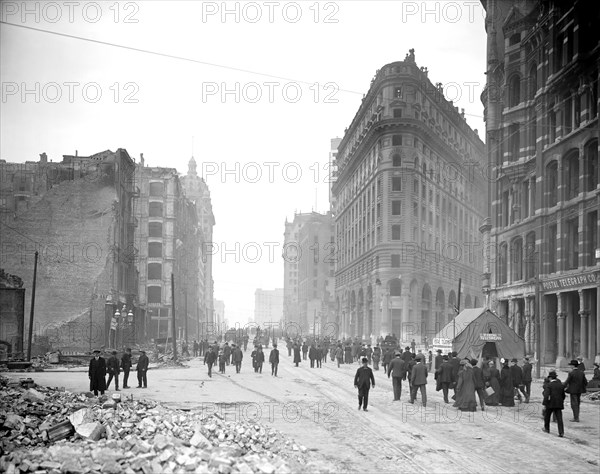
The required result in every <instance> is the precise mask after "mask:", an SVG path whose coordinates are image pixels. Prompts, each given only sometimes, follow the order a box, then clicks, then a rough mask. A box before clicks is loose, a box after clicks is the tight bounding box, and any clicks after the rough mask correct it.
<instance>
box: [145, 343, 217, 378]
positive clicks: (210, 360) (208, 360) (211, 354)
mask: <svg viewBox="0 0 600 474" xmlns="http://www.w3.org/2000/svg"><path fill="white" fill-rule="evenodd" d="M215 360H217V353H216V352H215V348H214V347H213V346H209V347H208V351H207V352H206V354H204V363H205V364H206V365H208V376H209V377H211V378H212V366H213V364H214V363H215ZM138 367H139V362H138ZM138 380H139V376H138ZM140 385H141V384H140Z"/></svg>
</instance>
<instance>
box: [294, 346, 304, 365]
mask: <svg viewBox="0 0 600 474" xmlns="http://www.w3.org/2000/svg"><path fill="white" fill-rule="evenodd" d="M301 360H302V356H301V355H300V346H299V345H298V344H297V343H296V344H294V364H296V367H298V364H299V363H300V361H301Z"/></svg>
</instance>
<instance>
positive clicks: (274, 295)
mask: <svg viewBox="0 0 600 474" xmlns="http://www.w3.org/2000/svg"><path fill="white" fill-rule="evenodd" d="M282 317H283V288H275V289H274V290H263V289H260V288H258V289H257V290H256V291H255V292H254V322H255V323H256V324H257V325H258V326H260V327H261V329H264V328H265V327H269V328H270V327H273V326H277V327H278V326H279V322H280V321H281V319H282Z"/></svg>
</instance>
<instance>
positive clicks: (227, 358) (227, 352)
mask: <svg viewBox="0 0 600 474" xmlns="http://www.w3.org/2000/svg"><path fill="white" fill-rule="evenodd" d="M223 355H224V357H225V365H229V361H230V360H231V347H230V346H229V343H228V342H226V343H225V346H224V347H223Z"/></svg>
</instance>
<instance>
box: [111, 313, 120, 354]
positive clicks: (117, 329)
mask: <svg viewBox="0 0 600 474" xmlns="http://www.w3.org/2000/svg"><path fill="white" fill-rule="evenodd" d="M120 319H121V312H120V311H119V308H117V309H116V310H115V316H114V321H113V324H112V326H114V330H115V339H114V340H115V346H114V347H115V349H116V347H117V336H118V332H119V321H120Z"/></svg>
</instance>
